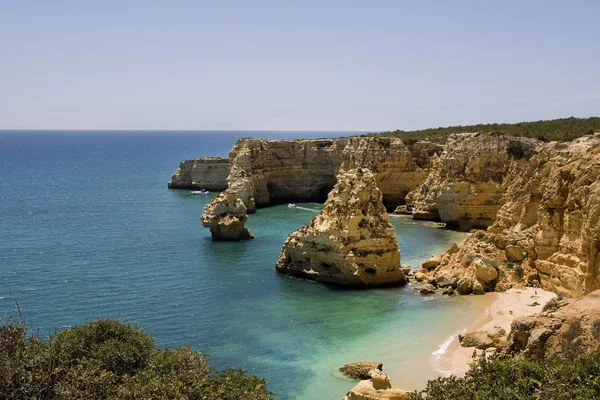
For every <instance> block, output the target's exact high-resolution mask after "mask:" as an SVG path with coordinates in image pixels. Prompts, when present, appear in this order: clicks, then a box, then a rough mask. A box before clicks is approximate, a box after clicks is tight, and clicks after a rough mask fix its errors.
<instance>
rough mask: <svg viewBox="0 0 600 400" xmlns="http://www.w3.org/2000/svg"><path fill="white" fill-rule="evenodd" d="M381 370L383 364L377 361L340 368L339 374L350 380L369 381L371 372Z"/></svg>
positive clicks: (351, 364)
mask: <svg viewBox="0 0 600 400" xmlns="http://www.w3.org/2000/svg"><path fill="white" fill-rule="evenodd" d="M382 369H383V363H380V362H378V361H358V362H353V363H350V364H345V365H343V366H341V367H340V372H342V373H343V374H344V375H346V376H348V377H350V378H352V379H371V378H372V376H371V371H372V370H378V371H381V370H382Z"/></svg>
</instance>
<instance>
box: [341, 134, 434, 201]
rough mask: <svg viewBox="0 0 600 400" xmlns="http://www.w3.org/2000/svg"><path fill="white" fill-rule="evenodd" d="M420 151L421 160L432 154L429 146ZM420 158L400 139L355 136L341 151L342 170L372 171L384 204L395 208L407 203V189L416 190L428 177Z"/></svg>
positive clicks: (408, 190)
mask: <svg viewBox="0 0 600 400" xmlns="http://www.w3.org/2000/svg"><path fill="white" fill-rule="evenodd" d="M436 148H438V147H436ZM438 149H439V148H438ZM420 150H422V151H423V154H419V159H420V158H423V159H428V158H430V157H431V156H430V149H429V148H426V147H424V148H423V149H420ZM415 151H417V150H415ZM417 159H418V158H416V157H414V156H413V153H412V152H411V151H410V149H409V148H408V147H407V146H406V145H405V144H404V142H402V140H400V139H397V138H384V137H354V138H349V139H348V143H347V144H346V146H345V147H344V150H343V151H342V165H341V166H340V172H341V171H346V170H349V169H353V168H367V169H369V170H371V171H372V172H373V173H374V174H375V180H376V182H377V186H378V187H379V189H380V190H381V191H382V193H383V204H384V205H385V206H386V208H387V209H390V210H393V209H395V208H396V207H398V206H399V205H401V204H404V198H405V197H406V195H407V194H408V192H410V191H411V190H414V189H416V188H417V187H418V186H419V185H421V184H422V183H423V182H424V181H425V178H426V177H427V173H426V172H425V170H424V169H423V168H421V167H420V166H419V165H418V164H417Z"/></svg>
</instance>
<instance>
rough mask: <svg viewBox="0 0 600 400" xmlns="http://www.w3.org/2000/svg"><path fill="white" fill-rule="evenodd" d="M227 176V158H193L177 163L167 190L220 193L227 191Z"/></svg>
mask: <svg viewBox="0 0 600 400" xmlns="http://www.w3.org/2000/svg"><path fill="white" fill-rule="evenodd" d="M228 175H229V159H228V158H221V157H204V158H193V159H191V160H185V161H183V162H181V163H179V168H178V169H177V171H175V172H174V173H173V176H172V177H171V182H169V188H173V189H175V188H179V189H206V190H219V191H221V190H225V189H227V176H228Z"/></svg>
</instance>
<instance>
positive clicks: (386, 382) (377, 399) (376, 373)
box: [344, 369, 412, 400]
mask: <svg viewBox="0 0 600 400" xmlns="http://www.w3.org/2000/svg"><path fill="white" fill-rule="evenodd" d="M369 374H370V375H371V379H368V380H364V381H360V382H359V383H358V384H357V385H356V386H355V387H353V388H352V389H351V390H350V391H349V392H348V394H346V397H344V400H403V399H410V398H411V395H412V393H411V392H407V391H405V390H402V389H398V388H397V387H394V386H392V384H391V383H390V378H389V377H388V375H387V374H386V373H385V372H383V371H380V370H378V369H373V370H371V371H370V372H369Z"/></svg>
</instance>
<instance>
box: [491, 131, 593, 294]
mask: <svg viewBox="0 0 600 400" xmlns="http://www.w3.org/2000/svg"><path fill="white" fill-rule="evenodd" d="M505 186H506V193H505V195H504V196H503V203H504V205H503V206H502V208H501V209H500V210H499V211H498V216H497V220H496V223H495V224H494V225H493V226H492V227H491V228H490V231H491V232H494V233H497V234H498V235H501V237H502V238H503V240H504V241H505V242H507V243H509V244H512V245H514V246H516V247H518V248H519V249H520V250H521V251H522V252H524V253H525V254H527V257H528V258H529V259H530V260H531V262H532V263H533V265H534V266H535V268H536V269H537V270H538V271H539V274H540V282H541V285H542V287H543V288H544V289H547V290H551V291H554V292H557V293H562V294H565V295H568V296H581V295H583V294H585V293H589V292H592V291H594V290H596V289H600V133H596V134H595V135H593V136H585V137H582V138H579V139H576V140H574V141H573V142H570V143H557V142H552V143H547V144H544V146H543V147H542V148H541V150H540V151H539V153H538V154H536V155H534V156H533V157H532V158H531V159H530V160H529V162H528V164H527V166H526V167H525V168H517V165H516V164H515V165H511V167H510V169H509V172H508V177H507V182H506V185H505Z"/></svg>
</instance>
